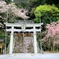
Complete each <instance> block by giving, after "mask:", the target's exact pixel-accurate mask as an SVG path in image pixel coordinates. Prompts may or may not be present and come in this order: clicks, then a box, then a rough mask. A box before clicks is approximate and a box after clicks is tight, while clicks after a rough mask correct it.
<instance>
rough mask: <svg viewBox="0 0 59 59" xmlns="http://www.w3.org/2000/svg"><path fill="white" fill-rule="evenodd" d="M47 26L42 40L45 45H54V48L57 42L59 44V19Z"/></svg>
mask: <svg viewBox="0 0 59 59" xmlns="http://www.w3.org/2000/svg"><path fill="white" fill-rule="evenodd" d="M46 28H47V30H46V31H47V33H46V35H45V36H44V38H43V39H42V40H41V41H42V42H43V43H44V45H43V46H46V47H47V46H49V47H50V48H51V47H52V48H51V49H53V50H54V47H55V46H56V44H59V21H57V22H53V23H51V24H47V25H46Z"/></svg>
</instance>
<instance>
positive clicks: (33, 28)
mask: <svg viewBox="0 0 59 59" xmlns="http://www.w3.org/2000/svg"><path fill="white" fill-rule="evenodd" d="M42 24H43V23H39V24H25V23H23V24H19V23H14V24H11V23H5V25H6V31H7V32H11V33H10V47H9V54H12V53H13V52H15V51H13V49H14V41H15V40H14V38H15V36H18V37H19V36H22V37H23V41H24V42H25V41H28V42H25V43H24V45H25V46H26V47H27V46H32V45H27V43H29V42H30V41H31V40H33V50H34V53H35V54H37V53H38V48H37V46H38V45H37V40H36V32H40V31H41V25H42ZM16 32H19V33H21V32H23V33H22V34H17V33H16ZM27 32H28V33H31V32H32V35H31V34H28V33H27ZM14 34H15V35H14ZM26 36H27V37H26ZM28 36H32V38H30V39H29V37H28ZM18 37H16V38H17V39H18ZM17 44H18V43H17ZM20 45H21V44H20ZM24 45H23V46H24ZM26 47H25V48H23V49H22V51H23V52H24V53H25V52H30V51H28V49H29V50H30V48H27V50H26V51H24V50H25V49H26ZM16 48H17V47H16Z"/></svg>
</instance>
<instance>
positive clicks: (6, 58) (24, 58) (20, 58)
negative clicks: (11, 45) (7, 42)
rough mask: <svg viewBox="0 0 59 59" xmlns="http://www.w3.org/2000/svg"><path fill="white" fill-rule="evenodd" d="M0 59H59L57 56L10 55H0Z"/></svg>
mask: <svg viewBox="0 0 59 59" xmlns="http://www.w3.org/2000/svg"><path fill="white" fill-rule="evenodd" d="M0 59H59V54H53V53H50V54H47V53H45V54H37V55H35V54H12V55H0Z"/></svg>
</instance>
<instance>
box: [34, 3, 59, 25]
mask: <svg viewBox="0 0 59 59" xmlns="http://www.w3.org/2000/svg"><path fill="white" fill-rule="evenodd" d="M58 12H59V9H58V8H57V7H55V5H47V4H44V5H40V6H38V7H36V9H35V11H34V14H35V17H36V18H35V19H34V21H36V22H40V18H41V21H42V22H43V23H44V24H47V23H51V22H53V21H57V20H59V17H57V16H59V13H58ZM39 17H40V18H39Z"/></svg>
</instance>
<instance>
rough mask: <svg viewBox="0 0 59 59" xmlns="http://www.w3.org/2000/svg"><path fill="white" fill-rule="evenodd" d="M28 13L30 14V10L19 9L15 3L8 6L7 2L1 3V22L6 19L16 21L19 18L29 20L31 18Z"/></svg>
mask: <svg viewBox="0 0 59 59" xmlns="http://www.w3.org/2000/svg"><path fill="white" fill-rule="evenodd" d="M26 13H28V10H25V9H23V8H20V9H19V8H17V6H16V5H15V3H10V4H8V5H7V3H6V2H5V1H0V22H3V21H6V19H7V20H10V21H14V20H16V18H17V17H20V18H22V19H28V18H29V17H28V16H27V15H26Z"/></svg>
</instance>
